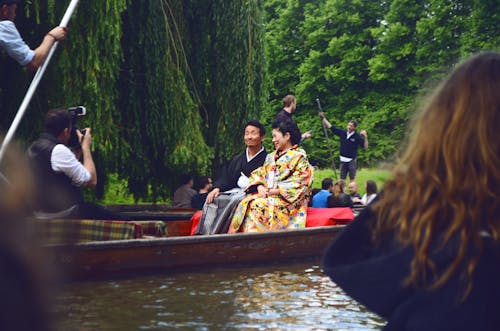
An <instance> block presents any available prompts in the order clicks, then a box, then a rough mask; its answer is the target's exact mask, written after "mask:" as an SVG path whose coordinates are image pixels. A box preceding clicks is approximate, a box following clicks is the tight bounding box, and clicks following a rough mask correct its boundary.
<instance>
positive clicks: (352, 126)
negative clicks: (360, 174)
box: [319, 111, 368, 182]
mask: <svg viewBox="0 0 500 331" xmlns="http://www.w3.org/2000/svg"><path fill="white" fill-rule="evenodd" d="M319 116H320V117H321V120H322V122H323V124H324V125H325V126H326V127H327V128H328V129H330V130H332V132H333V134H334V135H336V136H339V138H340V179H344V180H345V179H346V178H347V172H349V179H350V180H351V182H354V180H355V178H356V170H357V161H356V157H357V156H358V148H359V147H362V148H364V149H367V148H368V134H367V133H366V130H361V132H360V133H357V132H356V128H357V126H358V123H357V122H356V121H355V120H350V121H349V123H348V124H347V130H344V129H341V128H339V127H336V126H333V125H332V124H331V123H330V122H329V121H328V120H327V119H326V118H325V113H324V112H322V111H321V112H319Z"/></svg>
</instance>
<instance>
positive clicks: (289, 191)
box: [228, 120, 313, 233]
mask: <svg viewBox="0 0 500 331" xmlns="http://www.w3.org/2000/svg"><path fill="white" fill-rule="evenodd" d="M272 128H273V144H274V147H275V148H276V150H275V151H274V152H272V153H270V154H269V155H268V156H267V158H266V161H265V162H264V164H263V165H262V167H260V168H258V169H256V170H255V171H254V172H252V174H251V176H250V178H249V184H248V186H247V188H246V189H245V191H246V192H247V193H250V194H249V195H247V196H246V197H245V198H244V199H243V200H242V201H241V202H240V203H239V205H238V207H237V209H236V212H235V213H234V216H233V218H232V220H231V224H230V226H229V231H228V233H236V232H263V231H273V230H290V229H299V228H304V227H305V224H306V215H307V204H308V201H309V197H310V194H311V183H312V176H313V167H312V166H311V165H310V164H309V161H308V160H307V155H306V152H305V151H304V150H302V149H301V148H298V144H299V142H300V131H299V128H298V127H297V124H296V123H295V122H294V121H292V120H285V121H281V122H278V121H276V122H274V123H273V125H272Z"/></svg>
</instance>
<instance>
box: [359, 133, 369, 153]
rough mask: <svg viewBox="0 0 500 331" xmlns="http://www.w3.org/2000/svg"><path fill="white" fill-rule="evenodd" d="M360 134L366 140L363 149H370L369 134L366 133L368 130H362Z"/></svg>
mask: <svg viewBox="0 0 500 331" xmlns="http://www.w3.org/2000/svg"><path fill="white" fill-rule="evenodd" d="M359 134H360V135H362V136H363V137H364V138H365V143H364V145H363V148H364V149H368V134H367V133H366V130H361V132H360V133H359Z"/></svg>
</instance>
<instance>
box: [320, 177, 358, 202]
mask: <svg viewBox="0 0 500 331" xmlns="http://www.w3.org/2000/svg"><path fill="white" fill-rule="evenodd" d="M345 187H346V184H345V180H342V179H340V180H338V181H336V182H335V184H334V185H333V189H332V194H331V195H330V196H329V197H328V199H327V202H326V205H327V207H328V208H339V207H351V208H352V199H351V196H350V195H349V194H347V193H345Z"/></svg>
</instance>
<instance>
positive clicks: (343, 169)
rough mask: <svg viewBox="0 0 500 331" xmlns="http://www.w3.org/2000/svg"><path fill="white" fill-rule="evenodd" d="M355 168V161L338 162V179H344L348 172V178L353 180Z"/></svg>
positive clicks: (356, 166) (356, 164)
mask: <svg viewBox="0 0 500 331" xmlns="http://www.w3.org/2000/svg"><path fill="white" fill-rule="evenodd" d="M357 168H358V162H356V159H352V160H351V161H350V162H340V179H346V177H347V172H349V178H350V179H351V180H354V178H356V170H357Z"/></svg>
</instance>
